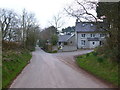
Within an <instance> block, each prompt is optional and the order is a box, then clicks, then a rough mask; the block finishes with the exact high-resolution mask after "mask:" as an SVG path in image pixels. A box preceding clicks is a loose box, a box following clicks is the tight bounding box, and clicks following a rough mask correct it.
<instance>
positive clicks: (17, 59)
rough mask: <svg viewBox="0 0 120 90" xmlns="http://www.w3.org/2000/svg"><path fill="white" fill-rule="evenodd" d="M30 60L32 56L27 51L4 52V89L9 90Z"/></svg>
mask: <svg viewBox="0 0 120 90" xmlns="http://www.w3.org/2000/svg"><path fill="white" fill-rule="evenodd" d="M30 59H31V55H30V52H29V51H27V50H22V51H12V50H9V51H6V52H3V61H2V88H7V87H8V86H9V85H10V84H11V82H12V81H13V80H14V79H15V78H16V76H17V75H18V74H19V73H20V72H21V71H22V69H23V68H24V67H25V66H26V65H27V64H28V61H29V60H30Z"/></svg>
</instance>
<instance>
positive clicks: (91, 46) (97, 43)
mask: <svg viewBox="0 0 120 90" xmlns="http://www.w3.org/2000/svg"><path fill="white" fill-rule="evenodd" d="M93 42H94V45H93ZM88 43H89V48H95V47H97V46H99V45H100V41H88Z"/></svg>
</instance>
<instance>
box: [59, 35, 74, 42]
mask: <svg viewBox="0 0 120 90" xmlns="http://www.w3.org/2000/svg"><path fill="white" fill-rule="evenodd" d="M73 36H74V35H60V36H59V40H58V41H59V42H67V41H68V40H69V39H70V38H71V37H73Z"/></svg>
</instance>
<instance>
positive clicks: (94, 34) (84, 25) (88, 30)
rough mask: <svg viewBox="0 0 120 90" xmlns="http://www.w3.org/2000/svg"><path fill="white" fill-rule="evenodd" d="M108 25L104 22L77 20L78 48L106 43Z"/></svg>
mask: <svg viewBox="0 0 120 90" xmlns="http://www.w3.org/2000/svg"><path fill="white" fill-rule="evenodd" d="M107 27H108V25H107V24H106V23H104V22H98V23H95V22H78V21H77V22H76V26H75V41H76V46H77V48H78V49H79V48H95V47H98V46H100V45H102V44H104V41H105V37H106V36H107V34H106V31H107Z"/></svg>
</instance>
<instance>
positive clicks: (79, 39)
mask: <svg viewBox="0 0 120 90" xmlns="http://www.w3.org/2000/svg"><path fill="white" fill-rule="evenodd" d="M82 34H85V37H82ZM91 34H94V35H95V36H94V37H93V36H92V37H91ZM100 34H102V33H76V44H77V47H78V48H95V47H97V46H99V45H100V41H88V39H87V38H99V40H104V39H105V36H104V37H100ZM82 40H84V41H85V45H82ZM93 42H94V45H93Z"/></svg>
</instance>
